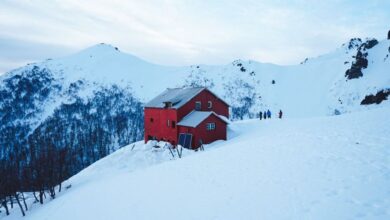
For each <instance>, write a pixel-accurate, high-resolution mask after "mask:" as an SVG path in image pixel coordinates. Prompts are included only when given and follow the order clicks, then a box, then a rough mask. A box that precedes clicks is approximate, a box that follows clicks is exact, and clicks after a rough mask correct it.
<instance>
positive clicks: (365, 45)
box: [360, 38, 379, 50]
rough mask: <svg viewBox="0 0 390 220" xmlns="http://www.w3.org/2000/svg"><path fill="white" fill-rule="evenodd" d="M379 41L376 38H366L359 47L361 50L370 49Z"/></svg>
mask: <svg viewBox="0 0 390 220" xmlns="http://www.w3.org/2000/svg"><path fill="white" fill-rule="evenodd" d="M378 43H379V42H378V40H377V39H375V38H374V39H370V40H367V41H366V42H364V43H363V44H362V45H361V46H360V47H361V48H362V49H363V50H368V49H371V48H373V47H374V46H375V45H377V44H378Z"/></svg>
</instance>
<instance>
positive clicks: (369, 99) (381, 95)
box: [360, 89, 390, 105]
mask: <svg viewBox="0 0 390 220" xmlns="http://www.w3.org/2000/svg"><path fill="white" fill-rule="evenodd" d="M389 95H390V89H384V90H380V91H379V92H377V93H376V95H372V94H371V95H367V96H366V97H365V98H364V99H363V100H362V102H361V103H360V104H361V105H371V104H380V103H381V102H382V101H384V100H387V97H388V96H389Z"/></svg>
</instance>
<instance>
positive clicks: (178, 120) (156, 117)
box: [144, 87, 229, 149]
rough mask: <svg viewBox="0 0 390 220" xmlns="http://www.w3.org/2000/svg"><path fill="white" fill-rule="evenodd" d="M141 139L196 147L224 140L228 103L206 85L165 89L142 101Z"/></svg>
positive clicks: (191, 147)
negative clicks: (146, 100) (142, 129)
mask: <svg viewBox="0 0 390 220" xmlns="http://www.w3.org/2000/svg"><path fill="white" fill-rule="evenodd" d="M144 113H145V114H144V115H145V118H144V120H145V142H147V141H149V140H159V141H168V142H170V143H172V144H173V145H177V144H180V145H182V146H183V147H186V148H190V149H196V148H198V147H199V146H200V145H201V144H208V143H211V142H213V141H216V140H226V136H227V124H228V118H229V105H228V104H227V103H226V102H225V101H223V100H222V99H220V98H219V97H218V96H216V95H215V94H214V93H212V92H211V91H210V90H208V89H207V88H203V87H198V88H175V89H167V90H165V91H164V92H163V93H161V94H160V95H158V96H157V97H156V98H154V99H152V100H151V101H150V102H148V103H147V104H146V105H145V110H144Z"/></svg>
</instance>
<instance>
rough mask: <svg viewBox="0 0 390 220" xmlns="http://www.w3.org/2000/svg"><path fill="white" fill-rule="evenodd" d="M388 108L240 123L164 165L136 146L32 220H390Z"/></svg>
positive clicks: (84, 177)
mask: <svg viewBox="0 0 390 220" xmlns="http://www.w3.org/2000/svg"><path fill="white" fill-rule="evenodd" d="M389 112H390V109H389V108H379V109H376V110H369V111H365V112H358V113H352V114H345V115H341V116H335V117H314V118H308V119H285V120H278V119H273V120H267V121H258V120H246V121H240V122H235V123H233V124H231V126H230V131H229V136H230V137H229V140H228V141H226V142H218V143H215V144H212V145H210V146H207V147H206V151H205V152H195V153H192V154H193V155H191V156H186V157H184V158H182V159H180V160H173V161H169V162H164V163H161V162H163V161H166V160H169V157H170V156H169V153H168V152H165V153H164V151H161V150H154V151H147V152H149V153H147V154H143V155H146V156H144V157H142V156H141V157H140V154H138V153H137V152H140V151H142V152H145V150H146V149H148V146H147V145H143V144H142V143H137V144H136V146H134V147H133V145H129V146H127V147H125V148H123V149H121V150H119V151H117V152H115V153H113V154H112V155H110V156H108V157H106V158H104V159H103V160H101V161H98V162H96V163H95V164H93V165H92V166H90V167H88V168H87V169H85V170H84V171H82V172H81V173H79V174H78V175H76V176H74V177H72V178H71V179H69V180H68V181H67V183H66V184H72V188H70V189H69V190H67V191H66V193H64V194H62V195H60V196H59V197H58V198H56V199H55V200H53V201H50V202H48V203H47V204H46V205H44V206H42V207H39V208H33V209H32V210H31V211H30V213H29V214H28V216H27V218H26V219H31V220H35V219H39V220H41V219H58V220H61V219H75V220H77V219H96V220H98V219H129V218H131V219H389V217H390V208H389V207H390V200H389V198H390V191H389V188H388V186H389V185H390V158H389V155H390V149H389V148H388V146H389V145H390V139H389V137H390V127H389V124H390V117H389V116H390V115H389ZM149 147H150V146H149ZM149 149H150V148H149ZM153 152H154V153H153ZM137 155H138V156H137ZM164 155H165V156H164ZM137 158H138V159H137ZM140 158H144V159H145V158H147V159H146V160H144V159H140ZM164 158H165V159H164ZM145 161H149V162H148V163H147V164H145ZM156 163H161V164H158V165H154V166H150V165H152V164H156ZM148 166H149V167H148ZM141 168H142V169H141ZM12 218H15V216H14V215H13V216H11V218H5V219H8V220H9V219H12Z"/></svg>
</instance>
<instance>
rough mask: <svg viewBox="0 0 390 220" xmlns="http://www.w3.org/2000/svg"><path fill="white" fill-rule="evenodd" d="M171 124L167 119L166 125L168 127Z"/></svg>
mask: <svg viewBox="0 0 390 220" xmlns="http://www.w3.org/2000/svg"><path fill="white" fill-rule="evenodd" d="M170 124H171V122H170V121H169V119H168V120H167V126H168V127H169V126H170Z"/></svg>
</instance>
